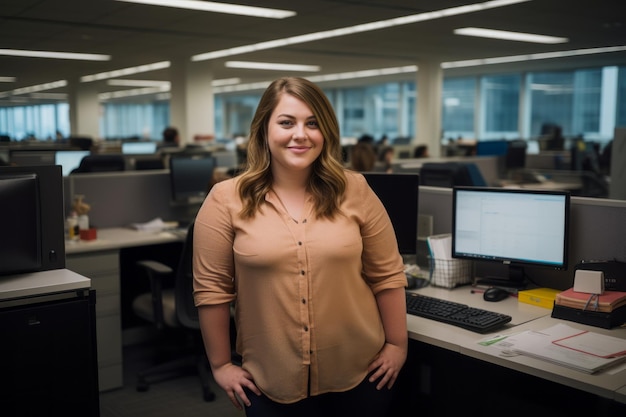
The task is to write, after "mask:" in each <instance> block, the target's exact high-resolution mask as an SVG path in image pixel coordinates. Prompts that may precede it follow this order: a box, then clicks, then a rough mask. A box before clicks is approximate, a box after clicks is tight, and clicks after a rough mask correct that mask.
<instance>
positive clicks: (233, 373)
mask: <svg viewBox="0 0 626 417" xmlns="http://www.w3.org/2000/svg"><path fill="white" fill-rule="evenodd" d="M212 372H213V378H214V379H215V382H217V385H219V386H220V388H222V389H223V390H224V391H226V394H227V395H228V398H230V401H231V402H232V403H233V405H234V406H235V407H236V408H237V409H239V410H243V407H242V405H241V404H242V403H243V404H244V405H246V406H247V407H249V406H250V400H249V399H248V396H247V395H246V393H245V392H244V390H243V388H244V387H246V388H248V389H249V390H250V391H252V392H254V393H255V394H256V395H261V391H260V390H259V389H258V388H257V386H256V385H255V383H254V381H253V379H252V375H250V373H249V372H248V371H246V370H245V369H243V368H242V367H241V366H238V365H235V364H233V363H227V364H225V365H222V366H219V367H217V368H215V369H212Z"/></svg>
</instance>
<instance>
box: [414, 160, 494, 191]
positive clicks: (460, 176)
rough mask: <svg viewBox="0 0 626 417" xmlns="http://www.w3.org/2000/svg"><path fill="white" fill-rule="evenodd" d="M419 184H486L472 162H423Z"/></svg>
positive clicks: (434, 185) (480, 185)
mask: <svg viewBox="0 0 626 417" xmlns="http://www.w3.org/2000/svg"><path fill="white" fill-rule="evenodd" d="M419 174H420V184H421V185H427V186H430V187H447V188H451V187H454V186H475V187H483V186H486V185H487V182H486V181H485V179H484V177H483V175H482V174H481V172H480V170H479V169H478V167H477V166H476V164H474V163H473V162H425V163H424V164H422V168H420V172H419Z"/></svg>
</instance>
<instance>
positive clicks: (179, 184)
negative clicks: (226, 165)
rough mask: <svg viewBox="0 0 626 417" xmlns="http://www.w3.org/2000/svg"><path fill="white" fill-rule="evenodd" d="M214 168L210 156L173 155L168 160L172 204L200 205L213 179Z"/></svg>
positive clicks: (212, 158)
mask: <svg viewBox="0 0 626 417" xmlns="http://www.w3.org/2000/svg"><path fill="white" fill-rule="evenodd" d="M215 166H216V161H215V157H214V156H212V155H206V154H197V155H193V154H183V155H176V154H173V155H172V157H171V158H170V160H169V168H170V184H171V186H172V200H173V202H174V203H177V204H196V203H201V202H202V201H203V200H204V198H205V197H206V194H207V191H208V189H209V184H210V183H211V181H212V179H213V171H214V170H215Z"/></svg>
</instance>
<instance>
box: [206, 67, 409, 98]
mask: <svg viewBox="0 0 626 417" xmlns="http://www.w3.org/2000/svg"><path fill="white" fill-rule="evenodd" d="M412 72H417V66H416V65H407V66H404V67H392V68H381V69H371V70H364V71H352V72H341V73H337V74H326V75H315V76H311V77H306V78H307V79H308V80H310V81H313V82H325V81H326V82H327V81H337V80H352V79H355V78H367V77H376V76H382V75H394V74H405V73H412ZM270 83H271V81H260V82H256V83H249V84H238V85H227V86H223V87H215V88H214V89H213V92H214V93H215V94H220V93H232V92H238V91H250V90H262V89H265V88H267V86H268V85H270Z"/></svg>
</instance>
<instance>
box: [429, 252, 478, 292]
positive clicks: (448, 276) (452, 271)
mask: <svg viewBox="0 0 626 417" xmlns="http://www.w3.org/2000/svg"><path fill="white" fill-rule="evenodd" d="M471 282H472V261H468V260H464V259H437V258H430V284H431V285H434V286H436V287H443V288H454V287H458V286H459V285H464V284H469V283H471Z"/></svg>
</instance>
